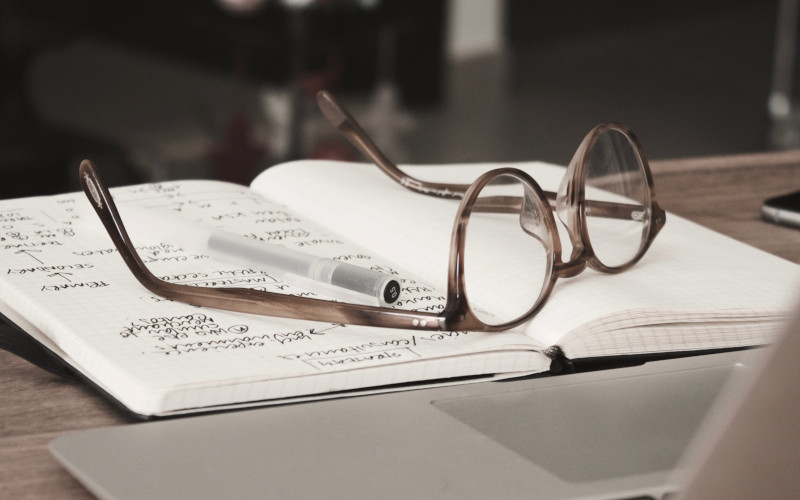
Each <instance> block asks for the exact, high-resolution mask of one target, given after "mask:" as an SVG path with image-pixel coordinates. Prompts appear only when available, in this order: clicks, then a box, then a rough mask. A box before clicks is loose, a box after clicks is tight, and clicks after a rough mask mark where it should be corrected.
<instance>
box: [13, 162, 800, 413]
mask: <svg viewBox="0 0 800 500" xmlns="http://www.w3.org/2000/svg"><path fill="white" fill-rule="evenodd" d="M497 166H498V165H496V164H483V165H450V166H435V167H408V168H409V171H411V173H412V174H413V175H415V176H417V177H421V178H426V179H431V180H440V181H448V182H459V181H461V182H469V181H470V180H472V179H474V178H475V177H477V176H478V174H479V173H480V172H482V171H485V170H487V169H489V168H493V167H497ZM514 166H517V167H520V168H522V169H524V170H526V171H528V172H529V173H531V174H532V175H533V177H534V178H535V179H536V180H537V181H538V182H539V183H540V184H541V185H542V187H544V188H545V189H551V190H552V189H554V188H555V187H556V186H557V185H558V182H559V181H560V178H561V175H562V173H563V169H562V168H560V167H557V166H553V165H547V164H542V163H525V164H517V165H514ZM656 188H657V186H656ZM112 193H113V194H114V196H115V198H116V199H117V200H118V202H124V203H130V204H140V205H143V206H147V207H149V208H151V209H153V210H156V211H158V210H161V211H164V212H169V213H178V214H180V215H181V216H183V217H186V218H187V221H195V220H197V221H199V220H202V221H205V222H207V223H211V224H214V225H216V226H218V227H224V228H226V229H228V230H229V231H233V232H238V233H240V234H242V235H246V236H249V237H252V238H255V239H260V240H264V241H267V242H270V243H273V244H282V245H285V246H287V247H290V248H297V249H301V250H302V251H305V252H308V253H314V254H317V255H320V256H326V257H330V258H335V259H340V260H347V261H349V262H352V263H355V264H358V265H362V266H366V267H370V268H373V269H380V270H383V271H385V272H387V273H392V274H394V273H396V275H397V276H399V277H400V278H401V280H402V285H403V290H402V294H403V295H402V297H401V300H400V301H399V302H398V304H396V305H397V306H398V307H404V308H412V309H422V310H438V309H440V308H441V307H442V306H443V305H444V304H443V302H444V293H443V292H444V281H445V278H446V271H447V256H448V251H449V243H450V242H449V239H450V233H451V229H452V224H453V219H454V216H455V213H456V207H457V203H455V202H453V201H448V200H441V199H435V198H431V197H425V196H420V195H418V194H415V193H411V192H408V191H407V190H405V189H403V188H402V187H400V186H398V185H396V184H395V183H393V182H392V181H390V180H388V179H387V178H385V176H384V175H383V174H382V173H381V172H380V171H378V169H376V168H375V167H374V166H371V165H367V164H351V163H339V162H330V161H302V162H294V163H288V164H283V165H279V166H276V167H273V168H270V169H269V170H267V171H265V172H264V173H262V174H261V175H260V176H258V177H257V178H256V179H255V180H254V181H253V183H252V185H251V186H250V187H249V188H247V187H243V186H238V185H232V184H225V183H220V182H213V181H177V182H165V183H160V184H148V185H141V186H130V187H124V188H119V189H116V190H112ZM666 208H667V209H669V207H666ZM0 218H2V222H3V228H4V229H3V235H2V236H3V241H2V247H0V255H2V266H3V268H4V270H3V271H4V272H3V273H2V278H0V302H2V312H3V313H4V314H5V315H6V316H7V317H9V318H10V319H11V320H12V321H13V322H15V323H16V324H17V325H19V326H20V327H21V328H22V329H24V330H25V331H26V332H27V333H28V334H30V335H32V336H34V337H35V338H36V339H37V340H38V341H39V342H41V343H43V344H44V345H46V346H47V347H48V348H50V349H51V350H52V351H53V352H55V353H56V354H58V355H59V356H61V357H62V358H63V359H65V360H66V361H67V362H68V363H70V364H71V365H72V366H73V367H74V368H75V369H76V370H77V371H78V372H79V373H80V374H81V375H83V376H84V377H85V378H87V379H89V380H90V381H91V382H93V383H94V384H95V385H97V386H98V387H99V388H101V389H102V390H103V391H104V392H106V393H107V394H108V395H109V396H111V397H112V398H114V399H115V400H117V401H119V402H120V403H121V404H122V405H123V406H124V407H125V408H127V409H128V410H130V411H131V412H133V413H135V414H138V415H142V416H153V415H173V414H180V413H186V412H195V411H202V410H213V409H221V408H228V407H233V406H240V405H253V404H264V403H268V402H274V401H288V400H292V399H297V398H307V397H325V396H331V395H340V394H346V393H350V392H352V391H382V390H393V389H397V388H400V387H403V386H404V385H403V384H409V383H423V382H425V383H441V382H443V381H444V382H446V383H452V382H457V381H463V380H474V379H475V377H483V378H485V377H498V376H515V375H521V374H527V373H539V372H547V371H549V370H550V369H551V366H552V364H553V362H554V359H552V358H553V353H554V352H560V353H562V354H563V357H562V358H560V359H558V360H557V361H558V365H559V366H563V365H564V364H565V363H569V361H570V360H582V359H602V358H605V357H616V356H639V355H644V356H647V355H653V354H656V355H657V354H664V353H674V352H685V351H702V350H712V349H725V348H736V347H742V346H750V345H757V344H764V343H768V342H769V341H770V340H771V339H772V338H773V336H774V334H775V332H776V331H777V330H778V328H779V325H780V323H781V321H783V320H784V319H785V314H786V311H787V310H789V308H790V306H791V304H790V301H791V296H792V293H791V292H792V291H793V290H795V289H796V288H797V285H798V283H800V268H799V267H798V266H797V265H795V264H793V263H790V262H787V261H784V260H782V259H780V258H777V257H774V256H771V255H769V254H766V253H764V252H761V251H759V250H756V249H753V248H751V247H748V246H746V245H743V244H741V243H738V242H736V241H733V240H731V239H729V238H727V237H724V236H721V235H719V234H716V233H714V232H711V231H709V230H707V229H704V228H702V227H700V226H697V225H695V224H693V223H691V222H688V221H686V220H682V219H681V218H679V217H676V216H674V215H669V216H668V221H667V225H666V227H665V229H664V230H663V231H662V232H661V234H659V236H658V238H657V239H656V241H655V243H654V245H653V246H652V248H651V249H650V251H649V252H648V254H647V255H646V256H645V257H644V259H643V260H642V261H641V262H640V263H638V264H637V265H636V266H634V268H633V269H631V270H629V271H626V272H624V273H622V274H618V275H601V274H598V273H594V272H591V271H587V272H585V273H583V274H582V275H580V276H579V277H577V278H575V279H565V280H560V281H559V282H558V283H557V284H556V287H555V290H554V292H553V295H552V296H551V298H550V300H549V302H548V303H547V305H546V306H545V307H544V308H543V309H542V311H541V312H540V313H539V314H538V315H537V316H536V317H535V318H534V319H533V320H532V321H531V322H530V323H528V324H527V325H523V326H522V327H519V328H517V329H515V330H512V331H508V332H502V333H476V332H441V333H423V332H418V331H412V330H387V329H377V328H369V327H354V326H346V325H331V324H323V323H315V322H308V321H298V320H287V319H279V318H271V317H260V316H254V315H247V314H238V313H231V312H225V311H219V310H212V309H203V308H197V307H193V306H188V305H185V304H178V303H173V302H171V301H168V300H165V299H163V298H160V297H156V296H153V295H152V294H150V293H149V292H148V291H147V290H145V289H144V288H142V287H141V285H139V283H138V282H137V281H136V280H135V279H134V277H133V276H132V275H131V274H130V272H129V271H128V269H127V268H126V267H125V266H124V264H123V263H122V260H121V259H120V257H119V255H118V254H117V252H116V250H115V249H114V248H113V246H112V244H111V241H110V239H109V238H108V236H107V235H106V234H105V232H104V231H103V230H102V228H101V225H100V223H99V221H98V220H97V219H96V217H95V216H94V214H93V213H92V212H91V211H90V210H89V209H88V202H87V200H86V198H85V196H84V195H83V194H82V193H71V194H65V195H58V196H52V197H41V198H29V199H15V200H7V201H3V202H0ZM154 223H157V222H156V221H154ZM132 237H133V239H134V241H135V242H136V245H137V247H138V249H139V252H140V254H141V255H142V256H143V257H144V258H145V261H146V263H147V265H148V266H149V267H150V268H151V269H152V270H153V272H154V273H155V274H156V275H158V276H161V277H164V278H165V279H167V280H170V281H175V282H180V283H186V284H194V285H198V286H222V287H233V286H238V287H255V288H260V289H264V290H269V291H276V292H284V293H295V294H306V293H308V292H307V291H304V290H302V289H296V288H292V287H291V286H289V285H287V284H286V283H283V282H281V281H279V280H278V279H276V278H275V277H274V276H273V275H270V274H269V273H268V272H265V271H263V270H260V269H251V268H246V267H241V266H236V265H232V264H228V263H223V262H219V261H214V260H212V259H210V258H208V256H206V255H202V254H196V253H191V252H187V251H185V250H183V249H180V248H177V247H175V246H171V245H168V244H165V243H164V242H161V241H157V240H153V239H150V238H148V235H147V234H133V235H132ZM562 239H563V240H564V241H568V239H566V238H562ZM565 253H566V254H567V255H568V253H569V249H565ZM513 285H514V284H513V283H509V284H507V286H513ZM504 290H505V286H498V290H497V293H498V294H500V293H502V292H503V291H504ZM556 347H557V349H556Z"/></svg>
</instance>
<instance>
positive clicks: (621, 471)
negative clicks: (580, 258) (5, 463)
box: [51, 352, 747, 499]
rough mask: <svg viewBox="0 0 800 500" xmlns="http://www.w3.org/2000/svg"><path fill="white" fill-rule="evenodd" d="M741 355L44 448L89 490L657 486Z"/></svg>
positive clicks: (334, 494) (332, 494)
mask: <svg viewBox="0 0 800 500" xmlns="http://www.w3.org/2000/svg"><path fill="white" fill-rule="evenodd" d="M745 354H746V353H742V352H739V353H725V354H715V355H707V356H697V357H690V358H683V359H672V360H665V361H657V362H652V363H647V364H645V365H642V366H637V367H631V368H624V369H615V370H605V371H598V372H591V373H582V374H573V375H567V376H560V377H545V378H538V379H530V380H520V381H510V382H488V383H479V384H471V385H462V386H454V387H443V388H436V389H426V390H416V391H408V392H400V393H392V394H382V395H374V396H366V397H356V398H349V399H340V400H331V401H320V402H313V403H303V404H294V405H286V406H280V407H272V408H262V409H256V410H247V411H239V412H231V413H223V414H216V415H206V416H197V417H190V418H181V419H174V420H165V421H159V422H150V423H142V424H133V425H126V426H119V427H111V428H104V429H94V430H88V431H82V432H77V433H73V434H70V435H66V436H61V437H59V438H57V439H56V440H54V441H53V442H52V444H51V451H52V453H53V454H54V456H55V457H56V458H57V459H58V460H59V461H60V462H61V463H62V464H63V465H64V467H66V468H67V469H68V470H69V471H70V472H71V473H72V474H73V475H74V476H75V477H76V478H78V479H79V480H80V481H81V482H82V483H83V484H84V485H86V487H87V488H88V489H89V490H90V491H92V492H93V493H95V494H96V495H97V496H99V497H100V498H114V499H123V498H124V499H128V498H130V499H133V498H153V497H171V498H175V497H191V498H219V497H225V498H252V497H261V496H273V497H281V498H284V497H291V498H294V497H310V496H321V497H324V498H339V497H348V498H349V497H369V498H409V497H416V498H426V497H436V498H487V497H495V498H498V497H499V498H548V499H555V498H612V497H614V498H624V497H634V496H637V495H643V494H647V495H652V496H656V497H658V496H660V495H662V494H663V493H664V492H666V491H674V490H675V488H676V485H675V484H674V483H671V478H672V477H673V476H672V470H673V469H674V467H675V465H676V464H677V463H678V461H679V459H680V457H681V455H682V454H683V452H684V450H685V448H686V446H687V444H688V443H689V441H690V440H691V439H692V436H693V435H694V433H695V430H696V429H697V428H698V427H699V426H700V424H701V422H702V421H703V419H704V417H705V415H706V414H707V412H708V410H709V408H710V407H711V404H712V402H713V401H714V398H715V397H716V396H717V394H719V392H720V390H721V388H722V387H723V386H724V385H725V382H726V380H727V379H728V377H729V376H730V375H731V373H733V372H737V371H741V370H746V369H747V368H746V364H744V363H742V362H741V358H742V356H744V355H745Z"/></svg>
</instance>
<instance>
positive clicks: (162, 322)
mask: <svg viewBox="0 0 800 500" xmlns="http://www.w3.org/2000/svg"><path fill="white" fill-rule="evenodd" d="M225 332H226V330H225V329H223V328H222V327H220V326H219V325H218V324H217V322H216V321H215V320H214V318H212V317H210V316H208V315H206V314H203V313H195V314H186V315H183V316H168V317H156V318H139V320H138V321H135V322H134V321H131V322H130V324H129V325H127V326H125V327H123V328H122V329H121V330H120V332H119V335H120V337H122V338H124V339H125V338H129V337H139V335H143V334H145V335H148V336H149V337H151V338H153V339H154V340H158V341H164V340H177V339H185V338H189V336H192V335H196V336H201V337H205V336H208V335H221V334H223V333H225Z"/></svg>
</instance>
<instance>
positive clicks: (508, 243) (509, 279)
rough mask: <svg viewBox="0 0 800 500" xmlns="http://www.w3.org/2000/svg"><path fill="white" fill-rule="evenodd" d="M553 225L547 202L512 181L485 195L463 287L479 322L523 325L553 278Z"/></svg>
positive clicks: (475, 215) (469, 236) (498, 181)
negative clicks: (525, 317) (515, 321)
mask: <svg viewBox="0 0 800 500" xmlns="http://www.w3.org/2000/svg"><path fill="white" fill-rule="evenodd" d="M546 217H549V218H550V220H551V221H552V214H551V213H550V207H549V205H547V202H546V201H544V200H542V199H541V198H540V197H538V196H536V193H535V191H533V190H532V189H531V188H530V187H528V186H527V185H526V184H525V183H523V182H522V181H521V180H520V179H518V178H517V177H515V176H512V175H500V176H498V177H496V178H494V179H493V180H492V181H491V182H490V183H489V184H487V185H486V186H485V187H484V188H483V189H482V190H481V192H480V194H479V196H478V198H477V199H476V201H475V205H474V208H473V211H472V213H471V215H470V217H469V220H468V222H467V227H466V234H465V244H464V282H465V289H466V290H465V292H466V295H467V300H468V301H469V305H470V308H471V309H472V312H473V313H474V314H475V316H476V317H477V318H478V319H479V320H481V321H482V322H484V323H486V324H487V325H498V324H502V323H508V322H511V321H514V320H516V319H519V318H520V317H521V316H523V315H525V314H526V313H527V312H528V311H530V310H531V309H532V308H533V307H534V306H535V305H536V304H537V303H538V302H539V300H540V296H541V295H542V293H543V290H545V289H546V284H547V283H548V281H549V278H550V267H551V262H552V258H551V255H552V248H553V244H552V235H551V234H550V231H549V229H548V225H547V220H546Z"/></svg>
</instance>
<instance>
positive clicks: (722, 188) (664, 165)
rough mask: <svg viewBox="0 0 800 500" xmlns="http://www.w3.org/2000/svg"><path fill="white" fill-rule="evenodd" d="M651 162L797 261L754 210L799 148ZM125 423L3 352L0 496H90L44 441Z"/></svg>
mask: <svg viewBox="0 0 800 500" xmlns="http://www.w3.org/2000/svg"><path fill="white" fill-rule="evenodd" d="M652 167H653V172H654V175H655V182H656V192H657V193H658V197H659V202H660V203H661V205H662V206H663V207H664V208H665V209H666V210H667V211H669V212H673V213H675V214H678V215H681V216H683V217H686V218H688V219H691V220H694V221H696V222H699V223H700V224H703V225H705V226H707V227H710V228H712V229H714V230H716V231H719V232H721V233H724V234H727V235H729V236H732V237H734V238H736V239H739V240H741V241H744V242H746V243H749V244H751V245H753V246H755V247H758V248H761V249H763V250H766V251H768V252H771V253H774V254H776V255H779V256H781V257H784V258H786V259H789V260H791V261H793V262H798V263H800V230H797V229H789V228H784V227H780V226H776V225H773V224H770V223H767V222H764V221H762V220H761V218H760V213H759V207H760V205H761V202H762V200H763V199H764V198H767V197H769V196H774V195H777V194H782V193H785V192H788V191H791V190H795V189H800V150H798V151H790V152H781V153H771V154H754V155H744V156H732V157H714V158H699V159H686V160H669V161H654V162H652ZM742 265H747V263H742ZM129 422H131V420H128V419H127V418H126V417H125V416H124V415H123V414H122V413H121V412H120V411H118V410H117V409H116V408H115V407H114V406H112V404H110V403H109V402H107V401H106V400H105V399H104V398H103V397H101V396H99V395H98V394H96V393H95V392H93V391H92V390H91V389H89V388H88V387H87V386H85V385H83V384H81V383H78V382H73V381H68V380H63V379H61V378H58V377H56V376H54V375H50V374H48V373H47V372H44V371H42V370H40V369H38V368H36V367H35V366H33V365H30V364H28V363H27V362H25V361H22V360H20V359H18V358H16V357H14V356H13V355H11V354H9V353H7V352H5V351H0V498H14V499H17V498H54V497H57V498H91V495H90V494H89V493H88V492H87V491H86V490H85V489H84V488H83V487H82V486H81V485H80V484H79V483H78V482H77V481H75V480H74V479H73V478H72V477H71V476H70V475H69V474H67V472H65V471H64V470H63V469H62V468H61V467H60V466H59V465H58V464H57V463H56V461H55V460H54V459H53V458H52V456H51V455H50V453H49V452H48V450H47V446H48V443H49V442H50V441H51V440H52V439H53V438H55V437H56V436H58V435H61V434H64V433H67V432H70V431H75V430H79V429H88V428H91V427H99V426H107V425H114V424H124V423H129ZM120 451H121V452H122V450H120ZM132 472H133V471H132Z"/></svg>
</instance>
